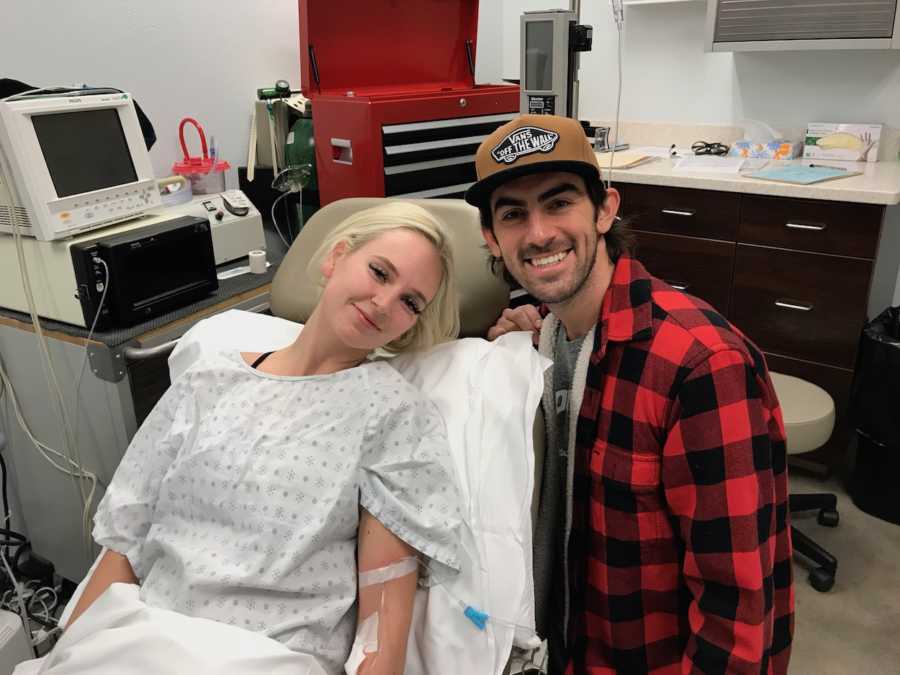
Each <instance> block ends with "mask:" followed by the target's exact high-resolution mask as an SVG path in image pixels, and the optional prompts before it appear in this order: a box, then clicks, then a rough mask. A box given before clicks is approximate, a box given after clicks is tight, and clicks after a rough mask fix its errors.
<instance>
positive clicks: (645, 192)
mask: <svg viewBox="0 0 900 675" xmlns="http://www.w3.org/2000/svg"><path fill="white" fill-rule="evenodd" d="M616 187H617V189H619V191H620V192H621V193H622V209H621V211H622V214H623V215H624V216H627V217H629V218H630V219H631V225H632V228H633V229H635V230H641V231H648V232H665V233H667V234H681V235H687V236H694V237H706V238H707V239H719V240H723V241H735V240H736V239H737V224H738V215H739V213H740V199H741V196H740V195H739V194H736V193H731V192H713V191H710V190H692V189H689V188H672V187H659V186H655V185H621V184H620V185H618V186H616Z"/></svg>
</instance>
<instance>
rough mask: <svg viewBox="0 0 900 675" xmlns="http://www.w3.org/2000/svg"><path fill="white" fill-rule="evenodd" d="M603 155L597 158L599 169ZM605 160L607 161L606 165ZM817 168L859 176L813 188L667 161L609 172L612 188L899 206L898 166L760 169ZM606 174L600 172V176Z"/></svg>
mask: <svg viewBox="0 0 900 675" xmlns="http://www.w3.org/2000/svg"><path fill="white" fill-rule="evenodd" d="M604 157H605V155H602V154H598V159H599V160H600V163H601V166H602V165H603V158H604ZM608 161H609V160H607V162H608ZM810 161H815V162H816V163H817V164H823V165H829V166H841V167H846V168H847V169H848V170H849V171H860V172H862V175H859V176H848V177H847V178H838V179H835V180H830V181H824V182H821V183H815V184H813V185H794V184H790V183H776V182H773V181H765V180H759V179H757V178H748V177H746V176H743V175H741V174H737V173H735V174H723V173H703V172H693V171H691V172H688V171H680V170H675V169H674V168H673V165H674V162H673V160H671V159H654V160H653V161H651V162H648V163H647V164H642V165H640V166H638V167H635V168H633V169H613V170H612V183H613V187H615V184H616V183H617V182H620V183H633V184H640V185H661V186H670V187H681V188H696V189H701V190H720V191H723V192H741V193H745V194H754V195H768V196H772V197H796V198H801V199H823V200H828V201H840V202H856V203H860V204H883V205H885V206H892V205H895V204H898V203H900V162H834V161H832V162H826V161H824V160H809V159H805V160H803V159H794V160H772V161H770V162H769V163H768V164H767V165H766V166H765V167H764V168H766V169H769V168H774V167H777V166H785V165H790V164H809V163H810ZM606 173H607V172H606V171H604V175H605V174H606Z"/></svg>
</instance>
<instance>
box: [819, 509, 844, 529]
mask: <svg viewBox="0 0 900 675" xmlns="http://www.w3.org/2000/svg"><path fill="white" fill-rule="evenodd" d="M816 520H817V521H818V522H819V525H821V526H822V527H837V524H838V523H839V522H840V520H841V516H840V514H839V513H838V512H837V511H835V510H834V509H822V510H821V511H819V515H818V517H817V518H816Z"/></svg>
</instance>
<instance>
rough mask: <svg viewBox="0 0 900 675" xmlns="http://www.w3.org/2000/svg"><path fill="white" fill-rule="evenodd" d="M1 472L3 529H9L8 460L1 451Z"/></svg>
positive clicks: (1, 388)
mask: <svg viewBox="0 0 900 675" xmlns="http://www.w3.org/2000/svg"><path fill="white" fill-rule="evenodd" d="M2 393H3V387H0V395H2ZM0 471H2V473H3V478H2V480H3V527H9V519H10V513H9V495H8V494H7V492H6V460H5V459H3V452H2V451H0Z"/></svg>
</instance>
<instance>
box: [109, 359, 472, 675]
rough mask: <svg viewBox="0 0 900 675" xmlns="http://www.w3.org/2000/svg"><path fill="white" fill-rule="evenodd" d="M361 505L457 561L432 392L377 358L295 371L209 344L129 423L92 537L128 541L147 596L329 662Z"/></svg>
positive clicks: (446, 561) (346, 611)
mask: <svg viewBox="0 0 900 675" xmlns="http://www.w3.org/2000/svg"><path fill="white" fill-rule="evenodd" d="M360 505H362V506H363V507H364V508H366V509H367V510H368V511H369V512H370V513H372V514H373V515H374V516H375V517H376V518H378V520H379V521H381V523H383V524H384V525H385V526H386V527H387V528H388V529H390V530H391V531H392V532H394V533H395V534H396V535H397V536H399V537H400V538H401V539H403V540H404V541H405V542H406V543H408V544H409V545H411V546H413V547H414V548H416V549H417V550H418V551H420V552H421V553H423V554H424V555H425V556H427V557H428V558H430V561H431V564H432V565H435V564H438V565H446V566H448V567H450V568H458V563H457V558H456V554H457V543H458V536H457V535H458V533H457V524H458V522H459V511H458V507H459V492H458V490H457V487H456V479H455V474H454V470H453V468H452V465H451V463H450V457H449V451H448V446H447V441H446V432H445V430H444V425H443V421H442V420H441V418H440V415H439V413H438V412H437V409H436V408H435V407H434V405H433V404H432V403H430V402H428V401H426V400H425V399H424V398H423V397H422V395H421V394H420V393H419V392H418V390H416V389H415V388H413V387H412V385H410V384H409V383H408V382H406V380H404V379H403V378H402V377H401V376H400V374H399V373H397V371H396V370H394V369H393V368H392V367H391V366H390V365H388V364H387V363H385V362H378V361H375V362H368V363H365V364H363V365H361V366H359V367H357V368H352V369H349V370H344V371H341V372H338V373H334V374H330V375H314V376H307V377H290V376H278V375H270V374H266V373H261V372H259V371H256V370H253V369H252V368H251V367H250V366H249V365H247V364H246V363H245V362H244V360H243V358H242V357H241V356H240V354H238V353H236V352H234V353H231V352H229V353H219V354H212V355H209V356H206V357H203V358H202V359H201V360H199V361H198V362H197V363H196V364H194V366H192V367H191V368H190V369H189V370H188V371H187V372H185V373H184V375H182V376H181V377H180V378H179V379H178V380H176V382H175V383H173V385H172V386H171V387H170V388H169V391H167V392H166V394H165V395H164V396H163V398H162V399H161V400H160V402H159V403H158V404H157V406H156V407H155V408H154V410H153V411H152V412H151V413H150V415H149V416H148V417H147V419H146V421H145V422H144V424H143V425H142V426H141V428H140V429H139V430H138V432H137V434H136V435H135V437H134V439H133V440H132V442H131V444H130V446H129V447H128V450H127V452H126V453H125V457H124V458H123V460H122V462H121V464H120V465H119V468H118V469H117V471H116V474H115V476H114V477H113V480H112V482H111V484H110V486H109V489H108V490H107V491H106V495H105V496H104V498H103V501H102V502H101V503H100V505H99V507H98V509H97V515H96V517H95V519H94V538H95V540H96V541H97V542H98V543H99V544H101V545H103V546H106V547H108V548H110V549H111V550H113V551H117V552H119V553H121V554H123V555H125V556H127V557H128V560H129V561H130V562H131V565H132V567H133V568H134V571H135V573H136V574H137V576H138V578H139V579H140V582H141V598H142V599H143V600H144V601H145V602H147V603H148V604H150V605H152V606H155V607H161V608H166V609H172V610H176V611H179V612H182V613H184V614H189V615H192V616H201V617H206V618H210V619H214V620H217V621H222V622H225V623H229V624H233V625H236V626H240V627H244V628H247V629H249V630H253V631H259V632H263V633H264V634H266V635H268V636H270V637H272V638H274V639H276V640H279V641H281V642H283V643H284V644H286V645H287V646H288V647H290V648H291V649H293V650H296V651H300V652H305V653H308V654H312V655H314V656H315V657H316V658H317V659H318V660H319V661H320V663H321V665H322V666H323V667H324V668H325V669H326V670H327V671H328V672H329V673H340V672H343V663H344V660H345V659H346V657H347V655H348V653H349V651H350V647H351V645H352V643H353V636H354V632H355V626H356V610H355V604H354V603H355V600H356V590H357V589H356V540H357V526H358V523H359V506H360ZM445 569H446V568H445Z"/></svg>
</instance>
